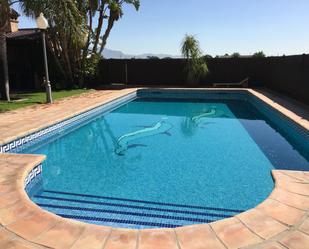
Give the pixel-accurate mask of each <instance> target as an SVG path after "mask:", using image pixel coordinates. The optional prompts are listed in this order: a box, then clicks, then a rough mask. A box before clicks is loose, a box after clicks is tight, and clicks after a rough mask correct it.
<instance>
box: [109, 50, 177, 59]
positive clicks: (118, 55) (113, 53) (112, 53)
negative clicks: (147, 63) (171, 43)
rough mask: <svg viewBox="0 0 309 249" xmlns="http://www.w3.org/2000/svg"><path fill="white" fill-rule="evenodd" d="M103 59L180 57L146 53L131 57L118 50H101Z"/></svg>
mask: <svg viewBox="0 0 309 249" xmlns="http://www.w3.org/2000/svg"><path fill="white" fill-rule="evenodd" d="M103 57H104V58H106V59H131V58H135V59H147V58H148V57H159V58H160V59H162V58H166V57H170V58H179V57H180V56H175V55H170V54H152V53H146V54H139V55H132V54H124V53H123V52H121V51H118V50H112V49H108V48H106V49H104V50H103Z"/></svg>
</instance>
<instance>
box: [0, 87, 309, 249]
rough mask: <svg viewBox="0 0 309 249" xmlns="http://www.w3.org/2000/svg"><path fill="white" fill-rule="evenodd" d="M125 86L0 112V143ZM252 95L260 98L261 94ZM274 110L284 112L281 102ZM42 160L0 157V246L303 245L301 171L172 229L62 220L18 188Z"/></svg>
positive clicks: (307, 236)
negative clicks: (241, 203)
mask: <svg viewBox="0 0 309 249" xmlns="http://www.w3.org/2000/svg"><path fill="white" fill-rule="evenodd" d="M132 91H135V90H134V89H127V90H121V91H98V92H93V93H90V94H89V95H82V96H79V97H71V98H68V99H65V100H62V101H58V102H56V103H55V105H52V106H47V105H40V106H34V107H29V108H25V109H21V110H17V111H14V112H11V113H5V114H1V115H0V140H1V141H2V142H0V143H4V142H3V141H6V142H7V141H10V139H12V138H13V139H14V138H16V137H20V136H23V135H25V134H28V133H29V130H32V131H34V130H38V129H41V128H43V127H46V126H47V125H50V124H52V123H55V122H56V121H59V120H63V119H65V118H68V117H71V116H74V115H76V114H77V113H80V112H81V111H85V110H89V109H91V108H93V107H95V106H97V105H99V104H102V103H104V102H107V101H110V100H112V99H114V98H117V97H120V96H123V95H125V94H128V93H130V92H132ZM250 91H253V90H250ZM254 94H257V95H261V92H254ZM264 98H266V99H267V101H272V100H269V99H268V98H267V97H265V96H264ZM280 108H282V110H283V112H286V113H287V110H286V109H285V108H284V107H280ZM288 111H289V110H288ZM289 112H290V111H289ZM46 113H48V114H49V115H47V114H46ZM294 118H295V119H296V120H298V121H300V120H301V122H302V124H303V126H304V127H305V126H307V125H308V121H307V120H306V118H304V117H299V116H297V115H296V117H294ZM294 118H293V119H294ZM12 119H13V120H14V122H13V121H12ZM24 124H27V125H24ZM44 160H45V157H44V156H39V155H22V154H0V248H1V249H2V248H60V249H64V248H91V249H92V248H93V249H96V248H98V249H99V248H100V249H118V248H119V249H130V248H132V249H153V248H155V249H161V248H162V249H165V248H167V249H174V248H175V249H208V248H209V249H226V248H257V249H258V248H260V249H262V248H263V249H266V248H267V249H282V248H285V249H286V248H289V249H307V248H309V173H308V172H300V171H282V170H274V171H272V175H273V178H274V181H275V188H274V190H273V192H272V193H271V195H270V196H269V197H268V198H267V199H266V200H265V201H264V202H263V203H261V204H260V205H258V206H257V207H256V208H254V209H251V210H248V211H246V212H244V213H241V214H239V215H237V216H235V217H233V218H229V219H224V220H220V221H217V222H213V223H210V224H202V225H193V226H187V227H180V228H176V229H147V230H132V229H131V230H129V229H117V228H110V227H103V226H96V225H91V224H86V223H81V222H78V221H74V220H67V219H64V218H61V217H59V216H56V215H54V214H52V213H49V212H47V211H45V210H42V209H41V208H39V207H38V206H36V205H35V204H34V203H32V202H31V201H30V200H29V198H28V196H27V194H26V193H25V191H24V179H25V178H26V176H27V175H28V173H29V172H30V171H31V170H32V169H33V168H34V167H35V166H37V165H39V164H40V163H41V162H43V161H44Z"/></svg>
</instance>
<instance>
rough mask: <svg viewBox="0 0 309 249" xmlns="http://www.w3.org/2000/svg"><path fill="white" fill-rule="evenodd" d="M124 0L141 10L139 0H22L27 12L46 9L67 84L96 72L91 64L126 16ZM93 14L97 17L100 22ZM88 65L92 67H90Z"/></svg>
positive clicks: (50, 36) (49, 37) (49, 34)
mask: <svg viewBox="0 0 309 249" xmlns="http://www.w3.org/2000/svg"><path fill="white" fill-rule="evenodd" d="M124 4H132V5H133V6H134V7H135V9H136V10H138V9H139V6H140V1H139V0H66V1H63V0H32V1H22V7H23V10H24V13H25V14H26V15H27V16H31V17H33V18H35V17H36V16H38V15H39V13H40V12H43V13H44V15H45V17H46V18H47V20H48V22H49V29H48V32H47V45H48V48H49V51H50V52H51V53H52V55H53V59H54V61H55V63H56V65H57V66H58V69H59V71H60V72H61V73H62V75H63V77H64V79H65V82H66V83H67V84H66V86H72V85H73V84H74V83H75V82H78V83H79V84H80V86H83V78H84V76H87V75H88V74H89V72H93V70H92V68H93V66H94V64H95V63H97V62H98V61H99V60H98V56H99V57H101V56H102V55H101V54H102V51H103V49H104V47H105V45H106V43H107V39H108V37H109V35H110V32H111V30H112V28H113V26H114V23H115V22H116V21H118V20H119V19H120V18H121V17H122V16H123V6H124ZM94 18H97V22H95V21H94ZM105 20H106V25H104V22H105ZM96 23H97V24H96ZM95 24H96V25H95ZM104 27H105V30H104ZM89 65H90V66H91V70H89V68H87V67H88V66H89Z"/></svg>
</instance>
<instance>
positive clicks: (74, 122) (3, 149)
mask: <svg viewBox="0 0 309 249" xmlns="http://www.w3.org/2000/svg"><path fill="white" fill-rule="evenodd" d="M135 98H136V92H134V93H130V94H128V95H126V96H123V97H120V98H118V99H115V100H112V101H111V102H109V103H105V104H103V105H101V106H99V107H96V108H94V109H92V110H89V111H86V112H83V113H81V114H78V115H76V116H74V117H72V118H69V119H66V120H64V121H61V122H59V123H56V124H54V125H51V126H49V127H47V128H44V129H42V130H39V131H37V132H34V133H31V134H29V135H27V136H24V137H22V138H19V139H16V140H14V141H12V142H10V143H7V144H4V145H0V153H16V152H19V151H21V150H23V149H24V148H25V146H26V145H28V146H32V145H33V144H34V143H37V142H40V141H42V139H48V138H50V137H51V136H53V135H55V134H57V133H60V132H63V130H64V129H68V128H72V127H74V126H78V125H81V124H85V123H86V122H87V121H89V120H91V119H92V118H94V117H96V116H97V115H99V114H103V113H106V112H108V111H112V110H113V109H115V108H118V107H119V106H120V105H123V104H124V103H126V102H129V101H132V100H134V99H135Z"/></svg>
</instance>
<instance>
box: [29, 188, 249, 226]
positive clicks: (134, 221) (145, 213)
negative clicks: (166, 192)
mask: <svg viewBox="0 0 309 249" xmlns="http://www.w3.org/2000/svg"><path fill="white" fill-rule="evenodd" d="M32 200H33V201H34V202H36V203H37V204H38V205H39V206H41V207H42V208H44V209H46V210H49V211H51V212H53V213H56V214H58V215H60V216H62V217H64V218H70V219H76V220H80V221H85V222H89V223H94V224H100V225H107V226H117V227H128V226H129V227H132V228H157V227H179V226H184V225H188V224H193V223H194V224H199V223H208V222H212V221H215V220H219V219H224V218H228V217H231V216H234V215H235V214H237V213H239V212H242V211H243V210H235V209H227V208H216V207H202V206H192V205H179V204H173V203H160V202H151V201H143V200H131V199H123V198H113V197H103V196H95V195H82V194H76V193H67V192H58V191H49V190H45V191H43V192H41V193H38V194H36V195H34V196H33V198H32Z"/></svg>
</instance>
